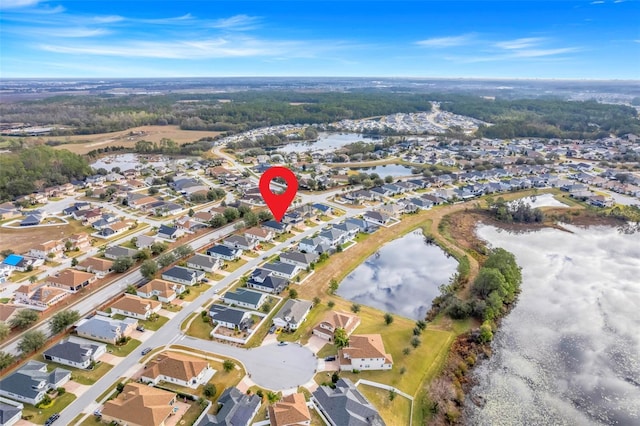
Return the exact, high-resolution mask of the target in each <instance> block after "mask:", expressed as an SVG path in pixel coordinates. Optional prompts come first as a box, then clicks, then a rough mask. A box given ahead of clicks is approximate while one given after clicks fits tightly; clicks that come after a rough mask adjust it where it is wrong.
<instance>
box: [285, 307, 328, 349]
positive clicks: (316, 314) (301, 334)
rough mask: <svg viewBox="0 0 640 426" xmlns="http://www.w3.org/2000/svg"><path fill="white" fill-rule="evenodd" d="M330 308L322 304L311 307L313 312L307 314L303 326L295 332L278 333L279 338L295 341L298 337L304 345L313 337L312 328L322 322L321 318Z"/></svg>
mask: <svg viewBox="0 0 640 426" xmlns="http://www.w3.org/2000/svg"><path fill="white" fill-rule="evenodd" d="M328 310H329V307H328V306H326V305H324V304H320V305H317V306H314V307H313V308H311V312H309V314H308V315H307V318H306V319H305V321H304V324H303V326H302V327H300V328H299V329H297V330H296V331H295V332H293V333H285V332H284V331H283V332H282V333H280V334H279V335H278V340H280V341H286V342H295V341H297V340H298V339H299V340H300V343H302V344H303V345H304V344H306V343H307V342H308V341H309V338H310V337H311V329H312V328H313V327H314V326H315V325H316V324H317V323H319V322H320V319H322V317H323V316H324V314H325V312H327V311H328Z"/></svg>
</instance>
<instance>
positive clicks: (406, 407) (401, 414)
mask: <svg viewBox="0 0 640 426" xmlns="http://www.w3.org/2000/svg"><path fill="white" fill-rule="evenodd" d="M358 390H359V391H360V392H362V394H363V395H364V396H365V397H366V398H367V399H368V400H369V402H371V403H372V404H373V405H374V406H375V407H376V408H377V409H378V411H379V412H380V415H381V416H382V420H384V421H385V423H386V424H388V425H409V419H410V418H411V401H410V400H408V399H407V398H405V397H404V396H402V395H398V394H396V396H395V398H394V399H393V401H390V400H389V391H387V390H384V389H379V388H374V387H373V386H367V385H360V386H358Z"/></svg>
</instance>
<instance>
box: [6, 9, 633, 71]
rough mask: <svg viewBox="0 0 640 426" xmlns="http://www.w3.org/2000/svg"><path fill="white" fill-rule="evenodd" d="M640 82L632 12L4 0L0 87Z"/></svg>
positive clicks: (626, 10) (612, 10) (631, 10)
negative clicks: (215, 80)
mask: <svg viewBox="0 0 640 426" xmlns="http://www.w3.org/2000/svg"><path fill="white" fill-rule="evenodd" d="M239 76H269V77H271V76H345V77H357V76H363V77H365V76H366V77H374V76H380V77H425V78H428V77H435V78H449V77H455V78H458V77H460V78H544V79H640V0H595V1H590V0H587V1H568V0H567V1H549V0H547V1H535V2H529V1H520V0H512V1H506V0H504V1H498V2H487V1H465V2H460V1H424V0H423V1H419V0H415V1H375V0H367V1H364V0H363V1H323V2H319V1H304V0H296V1H294V0H291V1H273V0H268V1H267V0H264V1H242V0H236V1H232V2H228V1H216V0H199V1H190V0H173V1H163V0H144V1H136V0H126V1H125V0H110V1H102V0H72V1H65V0H61V1H56V0H0V78H117V77H239Z"/></svg>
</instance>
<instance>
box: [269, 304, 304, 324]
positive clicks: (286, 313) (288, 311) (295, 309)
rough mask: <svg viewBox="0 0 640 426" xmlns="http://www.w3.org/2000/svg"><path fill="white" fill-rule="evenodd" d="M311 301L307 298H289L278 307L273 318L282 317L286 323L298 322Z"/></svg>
mask: <svg viewBox="0 0 640 426" xmlns="http://www.w3.org/2000/svg"><path fill="white" fill-rule="evenodd" d="M311 305H312V303H311V302H309V301H307V300H296V299H289V300H287V301H286V302H285V304H284V305H283V306H282V308H280V310H279V311H278V313H277V314H276V316H275V317H274V319H276V318H282V320H283V321H285V322H288V323H296V324H297V323H299V322H300V321H301V320H302V317H303V316H304V315H305V313H306V312H307V311H308V310H309V309H311Z"/></svg>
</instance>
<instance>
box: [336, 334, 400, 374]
mask: <svg viewBox="0 0 640 426" xmlns="http://www.w3.org/2000/svg"><path fill="white" fill-rule="evenodd" d="M338 360H339V361H340V370H343V371H351V370H390V369H391V367H392V366H393V358H391V354H388V353H386V351H385V348H384V343H383V342H382V337H381V336H380V335H379V334H360V335H353V336H351V337H350V338H349V346H347V347H345V348H342V349H340V350H338Z"/></svg>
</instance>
